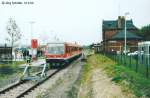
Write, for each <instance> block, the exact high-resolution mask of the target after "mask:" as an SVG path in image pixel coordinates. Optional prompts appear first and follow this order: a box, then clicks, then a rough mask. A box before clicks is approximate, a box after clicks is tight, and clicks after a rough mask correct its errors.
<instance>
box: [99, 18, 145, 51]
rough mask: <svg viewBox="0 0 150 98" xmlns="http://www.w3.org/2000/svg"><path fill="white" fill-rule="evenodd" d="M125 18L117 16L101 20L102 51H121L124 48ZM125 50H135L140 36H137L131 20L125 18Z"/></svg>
mask: <svg viewBox="0 0 150 98" xmlns="http://www.w3.org/2000/svg"><path fill="white" fill-rule="evenodd" d="M124 30H125V18H124V17H123V16H119V17H118V19H117V20H103V23H102V39H103V41H102V48H103V51H104V52H117V51H118V52H121V51H123V50H124V36H125V33H124ZM126 30H127V32H126V36H127V37H126V39H127V50H128V51H135V50H137V45H138V42H140V41H142V37H140V36H138V35H137V33H138V32H139V30H138V28H137V27H136V26H135V25H134V24H133V21H132V20H126Z"/></svg>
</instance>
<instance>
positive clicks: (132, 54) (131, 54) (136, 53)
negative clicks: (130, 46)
mask: <svg viewBox="0 0 150 98" xmlns="http://www.w3.org/2000/svg"><path fill="white" fill-rule="evenodd" d="M143 53H144V51H134V52H130V53H128V56H134V55H138V54H143Z"/></svg>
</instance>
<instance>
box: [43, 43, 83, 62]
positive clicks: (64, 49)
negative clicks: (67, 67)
mask: <svg viewBox="0 0 150 98" xmlns="http://www.w3.org/2000/svg"><path fill="white" fill-rule="evenodd" d="M79 56H81V47H80V46H79V45H77V44H71V43H66V42H52V43H48V44H47V45H46V51H45V57H46V63H50V64H54V63H60V64H61V63H69V62H71V61H73V60H74V59H76V58H78V57H79Z"/></svg>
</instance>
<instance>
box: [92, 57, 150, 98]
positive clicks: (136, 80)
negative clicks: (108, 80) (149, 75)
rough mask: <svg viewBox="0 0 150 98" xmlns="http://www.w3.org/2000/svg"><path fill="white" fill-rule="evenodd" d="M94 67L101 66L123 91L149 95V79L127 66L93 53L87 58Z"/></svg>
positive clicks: (139, 95)
mask: <svg viewBox="0 0 150 98" xmlns="http://www.w3.org/2000/svg"><path fill="white" fill-rule="evenodd" d="M89 61H91V62H92V64H93V65H94V67H96V68H99V67H101V68H103V69H104V70H105V71H106V73H107V74H108V76H110V77H112V81H114V82H116V83H117V84H119V85H121V87H122V90H123V92H125V93H128V92H132V93H133V94H134V95H136V96H137V97H142V96H147V97H148V98H149V97H150V92H149V91H150V80H149V79H146V78H144V77H143V76H142V75H140V74H138V73H136V72H135V71H133V70H132V69H129V68H128V67H125V66H121V65H118V64H116V63H115V62H114V61H112V60H111V59H109V58H107V57H105V56H103V55H94V56H92V57H90V58H89Z"/></svg>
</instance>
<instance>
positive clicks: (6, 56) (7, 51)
mask: <svg viewBox="0 0 150 98" xmlns="http://www.w3.org/2000/svg"><path fill="white" fill-rule="evenodd" d="M11 59H12V47H11V46H8V45H6V44H3V45H2V44H0V61H9V60H11Z"/></svg>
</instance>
